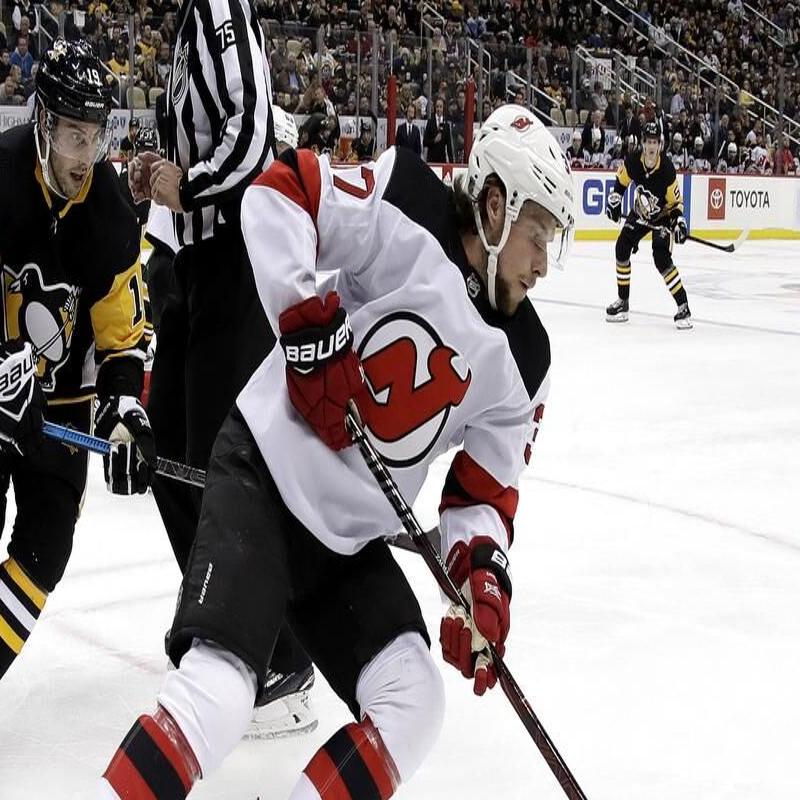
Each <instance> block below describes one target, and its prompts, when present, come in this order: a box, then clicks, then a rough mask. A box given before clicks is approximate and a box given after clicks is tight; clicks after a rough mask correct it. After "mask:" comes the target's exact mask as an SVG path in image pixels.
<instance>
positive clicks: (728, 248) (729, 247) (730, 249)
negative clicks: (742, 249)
mask: <svg viewBox="0 0 800 800" xmlns="http://www.w3.org/2000/svg"><path fill="white" fill-rule="evenodd" d="M686 238H687V239H688V240H689V241H690V242H697V244H704V245H705V246H706V247H713V248H714V250H721V251H722V252H723V253H732V252H734V250H736V246H735V245H733V244H717V243H716V242H709V241H708V239H701V238H700V237H699V236H692V234H691V233H690V234H689V235H688V236H687V237H686Z"/></svg>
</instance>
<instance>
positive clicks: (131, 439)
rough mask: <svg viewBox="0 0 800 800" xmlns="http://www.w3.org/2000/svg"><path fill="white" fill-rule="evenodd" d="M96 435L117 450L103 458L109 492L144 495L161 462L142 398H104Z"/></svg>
mask: <svg viewBox="0 0 800 800" xmlns="http://www.w3.org/2000/svg"><path fill="white" fill-rule="evenodd" d="M94 432H95V434H96V435H97V436H100V437H102V438H103V439H108V440H109V441H110V442H111V443H112V445H113V446H114V447H113V449H112V450H111V453H110V454H108V455H105V456H103V471H104V473H105V477H106V486H107V487H108V490H109V491H110V492H112V493H113V494H144V493H145V492H146V491H147V487H148V486H149V485H150V478H151V477H152V474H153V471H154V470H155V466H156V460H157V459H156V443H155V439H154V438H153V431H152V430H151V429H150V420H149V419H148V418H147V413H146V412H145V410H144V408H142V404H141V403H140V402H139V400H138V398H136V397H131V396H130V395H112V396H110V397H104V398H101V399H100V404H99V406H98V409H97V415H96V416H95V422H94Z"/></svg>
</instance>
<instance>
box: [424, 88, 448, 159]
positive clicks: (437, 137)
mask: <svg viewBox="0 0 800 800" xmlns="http://www.w3.org/2000/svg"><path fill="white" fill-rule="evenodd" d="M424 144H425V147H427V148H428V154H427V160H428V162H430V163H434V164H449V163H451V162H452V161H453V143H452V139H451V132H450V123H449V122H448V121H447V120H446V119H445V116H444V98H443V97H437V98H436V102H435V103H434V106H433V114H431V116H430V118H429V119H428V124H427V125H426V126H425V139H424Z"/></svg>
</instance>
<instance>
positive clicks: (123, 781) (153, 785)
mask: <svg viewBox="0 0 800 800" xmlns="http://www.w3.org/2000/svg"><path fill="white" fill-rule="evenodd" d="M103 777H104V778H105V779H106V780H107V781H108V782H109V783H110V784H111V787H112V788H113V789H114V791H115V792H116V793H117V794H118V795H119V797H121V798H123V800H185V798H186V795H187V794H189V791H190V790H191V788H192V786H193V785H194V783H195V781H197V780H198V779H199V778H200V766H199V764H198V763H197V759H196V758H195V756H194V753H193V752H192V748H191V747H190V746H189V743H188V742H187V741H186V738H185V737H184V735H183V733H181V729H180V728H179V727H178V724H177V723H176V722H175V720H174V719H173V718H172V717H171V716H170V715H169V714H168V713H167V712H166V711H165V710H164V709H163V708H161V707H159V708H158V710H157V711H156V713H155V714H154V715H153V716H152V717H151V716H150V715H144V716H141V717H139V719H138V720H136V723H135V724H134V726H133V727H132V728H131V729H130V731H129V732H128V735H127V736H126V737H125V739H124V740H123V742H122V744H121V745H120V746H119V749H118V750H117V752H116V753H115V754H114V758H112V759H111V763H110V764H109V765H108V769H106V771H105V773H104V774H103Z"/></svg>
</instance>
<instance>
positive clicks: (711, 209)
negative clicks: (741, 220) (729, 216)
mask: <svg viewBox="0 0 800 800" xmlns="http://www.w3.org/2000/svg"><path fill="white" fill-rule="evenodd" d="M708 218H709V219H725V178H709V179H708Z"/></svg>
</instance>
